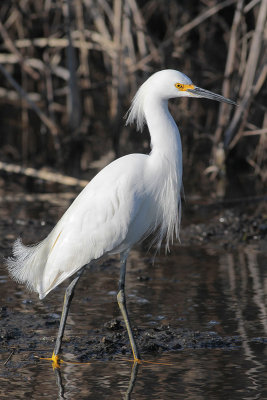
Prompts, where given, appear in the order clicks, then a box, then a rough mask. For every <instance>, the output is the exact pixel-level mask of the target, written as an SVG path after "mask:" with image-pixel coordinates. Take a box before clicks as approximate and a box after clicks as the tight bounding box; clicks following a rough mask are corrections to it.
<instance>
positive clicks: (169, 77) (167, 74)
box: [146, 69, 236, 105]
mask: <svg viewBox="0 0 267 400" xmlns="http://www.w3.org/2000/svg"><path fill="white" fill-rule="evenodd" d="M146 83H147V90H148V89H150V91H154V92H155V93H157V94H158V95H160V96H161V97H162V98H164V99H173V98H176V97H198V98H200V97H202V98H206V99H211V100H216V101H219V102H223V103H228V104H232V105H236V103H235V102H234V101H232V100H230V99H227V98H226V97H224V96H221V95H219V94H216V93H213V92H210V91H209V90H206V89H201V88H200V87H198V86H196V85H195V84H194V83H193V82H192V81H191V79H190V78H188V76H186V75H185V74H183V73H182V72H179V71H175V70H173V69H165V70H163V71H159V72H156V73H155V74H153V75H152V76H151V77H150V78H149V79H148V80H147V81H146ZM153 89H154V90H153Z"/></svg>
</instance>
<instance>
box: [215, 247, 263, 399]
mask: <svg viewBox="0 0 267 400" xmlns="http://www.w3.org/2000/svg"><path fill="white" fill-rule="evenodd" d="M257 254H258V252H257V250H256V249H255V248H254V247H253V246H248V247H247V249H246V250H245V252H244V250H243V248H242V249H241V250H240V252H239V258H238V260H239V262H238V263H235V259H234V254H231V253H229V254H227V255H223V256H222V257H221V260H220V261H221V267H222V269H223V270H227V276H228V279H229V287H230V295H231V297H230V304H229V307H230V308H231V309H232V310H233V311H234V313H235V320H236V321H237V329H238V333H239V334H240V336H241V338H242V347H243V349H244V354H245V359H246V360H247V361H249V362H250V363H251V364H252V366H251V367H249V368H248V369H247V370H246V371H245V374H246V375H247V377H248V379H249V381H250V385H249V389H250V393H249V394H248V395H247V396H244V399H248V400H249V399H250V400H251V399H258V398H259V391H260V389H261V383H260V381H261V379H260V378H261V373H262V372H263V371H264V368H265V365H264V363H262V362H261V361H259V360H258V357H257V354H254V351H253V347H252V343H251V341H250V337H249V336H250V334H249V332H248V323H247V321H248V316H247V315H246V313H247V310H250V309H254V306H253V304H252V303H253V301H254V303H255V305H256V306H257V310H258V312H259V315H260V318H259V322H260V324H261V327H262V329H263V331H264V334H265V335H266V334H267V325H266V323H267V321H266V307H265V304H264V288H263V286H262V285H261V282H260V279H259V276H260V271H259V266H258V263H257ZM249 279H252V285H251V286H252V289H250V288H249V287H248V285H249ZM237 282H238V283H237ZM248 294H249V296H248ZM253 392H254V393H255V394H254V395H253Z"/></svg>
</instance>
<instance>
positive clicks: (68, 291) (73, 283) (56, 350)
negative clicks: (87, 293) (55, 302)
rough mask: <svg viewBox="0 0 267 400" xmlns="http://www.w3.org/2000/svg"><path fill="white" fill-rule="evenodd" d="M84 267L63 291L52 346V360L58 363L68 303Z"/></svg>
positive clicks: (68, 307)
mask: <svg viewBox="0 0 267 400" xmlns="http://www.w3.org/2000/svg"><path fill="white" fill-rule="evenodd" d="M84 269H85V267H83V268H82V269H81V270H80V271H79V272H78V273H77V275H76V277H75V278H74V279H73V281H71V283H70V284H69V286H68V287H67V289H66V291H65V296H64V303H63V308H62V313H61V319H60V325H59V330H58V334H57V339H56V344H55V348H54V352H53V355H52V360H53V361H54V362H55V363H56V364H58V363H59V356H58V355H59V353H60V350H61V343H62V338H63V334H64V330H65V325H66V320H67V317H68V313H69V309H70V303H71V300H72V298H73V296H74V289H75V286H76V285H77V282H78V280H79V279H80V277H81V275H82V273H83V271H84Z"/></svg>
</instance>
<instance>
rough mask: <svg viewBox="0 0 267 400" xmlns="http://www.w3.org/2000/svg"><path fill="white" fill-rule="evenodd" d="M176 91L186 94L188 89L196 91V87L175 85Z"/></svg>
mask: <svg viewBox="0 0 267 400" xmlns="http://www.w3.org/2000/svg"><path fill="white" fill-rule="evenodd" d="M174 86H175V87H176V89H178V90H181V91H182V92H185V91H186V90H187V89H195V85H193V84H192V85H184V84H183V83H179V82H177V83H175V85H174Z"/></svg>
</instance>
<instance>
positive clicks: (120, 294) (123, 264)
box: [117, 251, 141, 361]
mask: <svg viewBox="0 0 267 400" xmlns="http://www.w3.org/2000/svg"><path fill="white" fill-rule="evenodd" d="M128 253H129V252H128V251H127V252H124V253H122V254H121V270H120V280H119V291H118V294H117V301H118V304H119V307H120V310H121V313H122V316H123V319H124V322H125V325H126V328H127V332H128V336H129V339H130V343H131V347H132V352H133V356H134V361H140V359H141V357H140V354H139V350H138V348H137V345H136V342H135V339H134V335H133V331H132V327H131V323H130V319H129V315H128V311H127V308H126V299H125V292H124V288H125V275H126V262H127V257H128Z"/></svg>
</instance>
